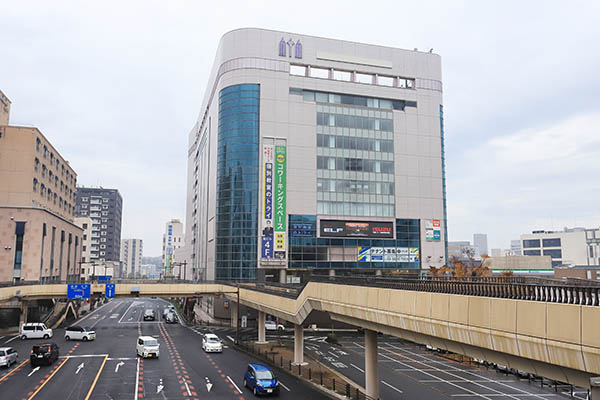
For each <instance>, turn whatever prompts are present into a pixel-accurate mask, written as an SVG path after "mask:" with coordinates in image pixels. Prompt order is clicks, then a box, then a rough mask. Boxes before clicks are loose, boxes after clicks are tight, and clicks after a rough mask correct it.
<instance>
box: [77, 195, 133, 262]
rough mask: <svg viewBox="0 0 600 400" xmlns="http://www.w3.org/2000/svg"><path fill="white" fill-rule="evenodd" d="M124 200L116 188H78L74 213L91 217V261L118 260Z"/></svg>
mask: <svg viewBox="0 0 600 400" xmlns="http://www.w3.org/2000/svg"><path fill="white" fill-rule="evenodd" d="M122 209H123V199H122V198H121V194H119V191H118V190H116V189H105V188H101V187H99V188H91V187H89V188H87V187H81V186H80V187H78V188H77V192H76V196H75V215H76V216H77V217H90V218H91V219H92V230H91V235H90V236H91V241H92V244H91V249H90V255H89V260H90V261H119V260H120V256H121V213H122Z"/></svg>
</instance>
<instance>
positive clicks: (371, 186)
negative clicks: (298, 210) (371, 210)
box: [317, 179, 394, 195]
mask: <svg viewBox="0 0 600 400" xmlns="http://www.w3.org/2000/svg"><path fill="white" fill-rule="evenodd" d="M317 192H335V193H359V194H360V193H363V194H366V193H370V194H386V195H393V194H394V184H393V183H387V182H371V181H358V180H343V179H317Z"/></svg>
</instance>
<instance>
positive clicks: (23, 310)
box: [19, 300, 29, 329]
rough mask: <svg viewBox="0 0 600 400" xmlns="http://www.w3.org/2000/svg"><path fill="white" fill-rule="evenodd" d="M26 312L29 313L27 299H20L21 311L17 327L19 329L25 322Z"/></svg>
mask: <svg viewBox="0 0 600 400" xmlns="http://www.w3.org/2000/svg"><path fill="white" fill-rule="evenodd" d="M28 314H29V301H27V300H21V313H20V314H19V329H21V325H23V324H26V323H27V316H28Z"/></svg>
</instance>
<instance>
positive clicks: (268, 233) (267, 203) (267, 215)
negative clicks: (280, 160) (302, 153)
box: [261, 144, 275, 258]
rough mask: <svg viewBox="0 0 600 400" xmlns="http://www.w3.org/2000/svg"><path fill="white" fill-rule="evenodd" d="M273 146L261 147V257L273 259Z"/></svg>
mask: <svg viewBox="0 0 600 400" xmlns="http://www.w3.org/2000/svg"><path fill="white" fill-rule="evenodd" d="M274 154H275V153H274V149H273V145H269V144H265V145H263V204H264V207H263V220H262V235H261V242H262V245H261V257H262V258H273V235H274V232H275V231H274V229H273V184H274V181H273V161H274V160H275V155H274Z"/></svg>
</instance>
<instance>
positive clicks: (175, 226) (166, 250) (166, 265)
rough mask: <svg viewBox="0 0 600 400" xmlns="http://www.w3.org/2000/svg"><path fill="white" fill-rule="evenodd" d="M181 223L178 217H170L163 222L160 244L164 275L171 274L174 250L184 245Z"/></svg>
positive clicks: (172, 273)
mask: <svg viewBox="0 0 600 400" xmlns="http://www.w3.org/2000/svg"><path fill="white" fill-rule="evenodd" d="M183 235H184V234H183V224H182V223H181V221H180V220H178V219H172V220H170V221H169V222H167V223H166V224H165V233H164V234H163V245H162V270H163V274H164V276H173V275H174V271H173V262H175V258H174V254H175V250H177V249H179V248H181V247H182V246H183V245H185V240H184V236H183Z"/></svg>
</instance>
